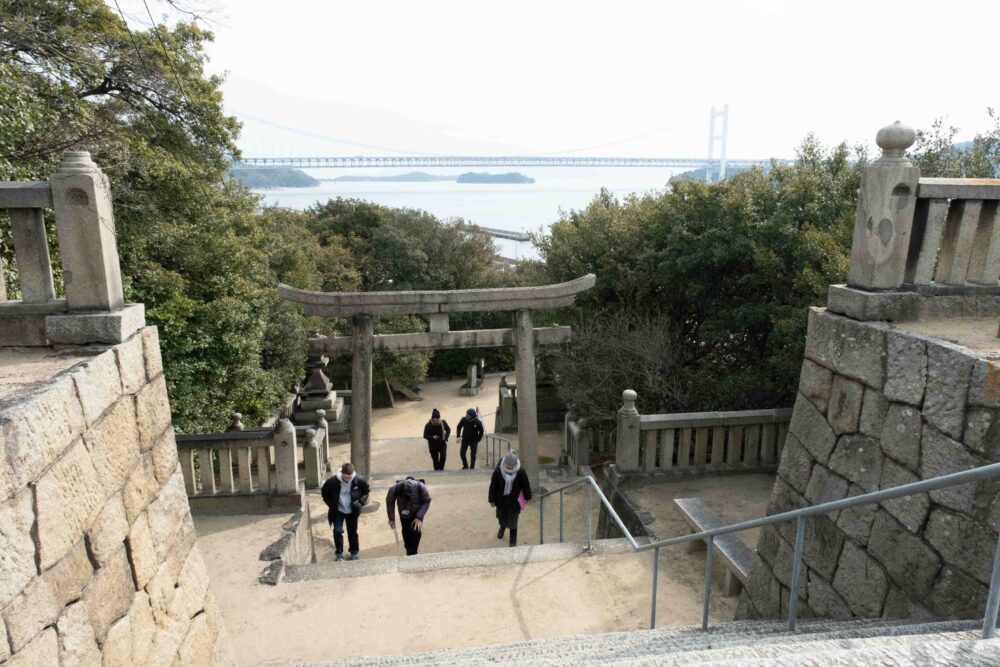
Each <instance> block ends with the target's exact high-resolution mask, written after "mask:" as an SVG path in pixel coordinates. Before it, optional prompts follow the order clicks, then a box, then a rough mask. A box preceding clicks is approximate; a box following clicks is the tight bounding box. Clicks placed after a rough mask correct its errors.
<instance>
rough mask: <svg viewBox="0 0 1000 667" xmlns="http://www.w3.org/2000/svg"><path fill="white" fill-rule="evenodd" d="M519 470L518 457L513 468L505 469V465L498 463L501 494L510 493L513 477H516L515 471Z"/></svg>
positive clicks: (507, 494) (519, 462) (506, 494)
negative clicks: (501, 476)
mask: <svg viewBox="0 0 1000 667" xmlns="http://www.w3.org/2000/svg"><path fill="white" fill-rule="evenodd" d="M520 470H521V460H520V459H518V461H517V465H516V466H514V469H513V470H511V471H509V472H508V471H507V466H506V465H504V464H503V463H501V464H500V474H501V475H503V494H504V495H505V496H509V495H510V491H511V488H512V487H513V486H514V478H515V477H517V473H518V472H520Z"/></svg>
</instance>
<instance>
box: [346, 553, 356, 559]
mask: <svg viewBox="0 0 1000 667" xmlns="http://www.w3.org/2000/svg"><path fill="white" fill-rule="evenodd" d="M357 559H358V555H357V554H351V555H350V556H348V557H347V560H357Z"/></svg>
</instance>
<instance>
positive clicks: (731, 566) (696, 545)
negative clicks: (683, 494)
mask: <svg viewBox="0 0 1000 667" xmlns="http://www.w3.org/2000/svg"><path fill="white" fill-rule="evenodd" d="M674 505H676V506H677V509H678V510H680V513H681V516H683V517H684V520H685V521H687V523H688V525H689V526H691V532H692V533H700V532H702V531H705V530H711V529H713V528H720V527H722V526H724V525H726V524H725V523H723V521H722V519H720V518H719V516H718V515H717V514H716V513H715V512H713V511H712V510H710V509H709V508H708V506H707V505H706V504H705V503H703V502H702V501H701V499H700V498H674ZM687 545H688V553H691V552H692V551H698V550H700V549H705V548H707V546H708V540H707V539H706V540H693V541H691V542H688V543H687ZM713 546H714V547H715V552H716V553H717V554H719V556H721V557H722V560H723V562H724V563H725V564H726V584H725V591H726V595H727V596H732V595H737V594H738V593H739V592H740V590H741V589H742V588H743V587H744V586H746V583H747V575H748V573H749V572H750V561H751V560H752V559H753V549H751V548H750V547H748V546H747V545H746V542H744V541H743V540H742V539H740V538H739V536H738V535H737V534H736V533H729V534H728V535H719V536H717V537H716V538H715V539H714V540H713Z"/></svg>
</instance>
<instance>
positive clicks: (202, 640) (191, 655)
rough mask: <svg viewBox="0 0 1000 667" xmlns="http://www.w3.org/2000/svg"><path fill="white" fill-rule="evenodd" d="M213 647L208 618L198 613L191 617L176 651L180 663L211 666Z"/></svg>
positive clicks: (198, 666)
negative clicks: (185, 635) (184, 635)
mask: <svg viewBox="0 0 1000 667" xmlns="http://www.w3.org/2000/svg"><path fill="white" fill-rule="evenodd" d="M214 649H215V646H214V644H213V642H212V635H211V633H210V632H209V631H208V620H207V619H206V618H205V614H198V615H197V616H196V617H194V618H193V619H191V628H190V629H189V630H188V633H187V637H185V638H184V642H183V643H182V644H181V647H180V650H179V651H178V653H177V656H178V658H179V660H180V663H181V664H182V665H191V666H192V667H213V665H212V653H213V650H214Z"/></svg>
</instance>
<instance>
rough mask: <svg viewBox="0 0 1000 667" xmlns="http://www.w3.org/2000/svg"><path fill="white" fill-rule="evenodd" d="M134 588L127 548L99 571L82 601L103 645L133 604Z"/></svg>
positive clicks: (85, 590) (123, 548) (86, 589)
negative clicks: (115, 624)
mask: <svg viewBox="0 0 1000 667" xmlns="http://www.w3.org/2000/svg"><path fill="white" fill-rule="evenodd" d="M134 593H135V588H134V587H133V583H132V572H131V570H130V569H129V564H128V559H127V558H126V556H125V546H124V545H122V547H121V548H120V549H119V551H118V553H117V554H116V555H115V556H114V557H112V558H110V559H109V560H108V563H107V564H106V565H104V566H103V567H100V568H98V570H97V571H96V572H95V573H94V578H93V579H91V580H90V583H89V584H87V587H86V588H85V589H84V590H83V601H84V602H86V603H87V609H88V610H89V611H90V624H91V626H93V628H94V633H95V635H96V636H97V640H98V641H99V642H103V641H104V638H105V636H106V635H107V632H108V628H110V627H111V624H112V623H114V622H115V621H116V620H118V619H119V618H121V617H122V616H124V615H125V614H126V613H127V612H128V609H129V606H131V604H132V597H133V594H134Z"/></svg>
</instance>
